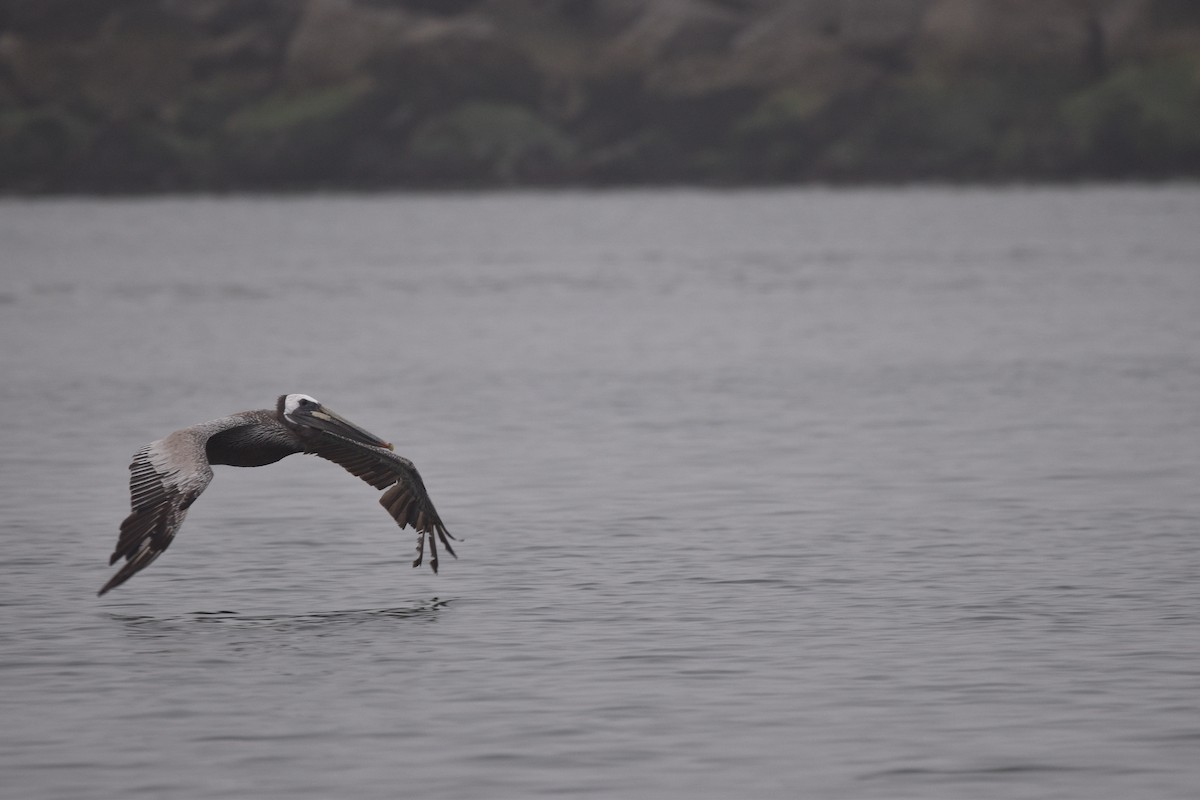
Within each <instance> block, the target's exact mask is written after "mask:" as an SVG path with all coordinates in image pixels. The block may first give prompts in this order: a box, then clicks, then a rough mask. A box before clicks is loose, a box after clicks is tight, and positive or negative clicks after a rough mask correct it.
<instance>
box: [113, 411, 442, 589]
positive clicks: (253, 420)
mask: <svg viewBox="0 0 1200 800" xmlns="http://www.w3.org/2000/svg"><path fill="white" fill-rule="evenodd" d="M293 453H312V454H313V455H317V456H320V457H321V458H325V459H328V460H330V461H332V462H334V463H335V464H340V465H341V466H342V467H344V468H345V469H346V470H347V471H349V472H350V473H351V474H353V475H356V476H358V477H359V478H362V479H363V480H364V481H366V482H367V483H369V484H371V485H372V486H374V487H375V488H376V489H387V491H386V492H384V493H383V496H382V497H381V498H380V499H379V502H380V504H381V505H383V507H384V508H386V509H387V511H388V513H389V514H391V515H392V518H393V519H395V520H396V523H397V524H398V525H399V526H400V527H401V528H403V527H404V526H405V525H411V526H412V527H413V528H414V529H415V530H416V531H417V558H416V560H415V561H413V566H414V567H417V566H420V565H421V561H422V559H423V557H424V552H425V540H426V538H428V540H429V552H430V558H429V566H430V567H431V568H432V569H433V571H434V572H437V568H438V554H437V540H439V539H440V540H441V542H442V545H443V546H444V547H445V548H446V552H448V553H450V555H452V556H455V553H454V549H453V548H452V547H451V546H450V540H451V539H453V538H454V537H453V536H451V535H450V533H449V532H448V531H447V530H446V526H445V525H443V524H442V520H441V518H440V517H439V516H438V513H437V510H436V509H435V508H434V507H433V502H432V501H430V499H429V495H428V494H427V493H426V491H425V484H424V483H423V482H422V481H421V475H420V473H418V472H417V468H416V467H414V466H413V464H412V462H411V461H409V460H408V459H406V458H401V457H400V456H398V455H396V454H395V453H394V452H392V446H391V445H390V444H388V443H387V442H385V441H383V440H382V439H380V438H379V437H377V436H375V435H374V434H371V433H368V432H367V431H365V430H363V429H362V428H359V427H358V426H357V425H354V424H353V423H351V422H349V421H348V420H346V419H344V418H343V417H340V416H338V415H337V414H335V413H333V412H332V411H330V410H329V409H327V408H325V407H324V406H322V405H321V404H320V403H318V402H317V401H316V400H314V399H313V398H311V397H309V396H308V395H303V394H289V395H282V396H281V397H280V398H279V401H278V402H277V403H276V407H275V408H274V409H261V410H258V411H243V412H241V413H239V414H232V415H230V416H228V417H222V418H220V419H215V420H212V421H210V422H202V423H200V424H199V425H193V426H191V427H190V428H184V429H182V430H178V431H175V432H174V433H172V434H170V435H168V436H166V437H164V438H162V439H159V440H158V441H155V442H151V443H150V444H148V445H146V446H145V447H143V448H142V449H141V450H138V451H137V453H135V454H134V456H133V463H131V464H130V465H129V469H130V479H129V491H130V505H131V507H132V513H131V514H130V515H129V516H128V517H126V519H125V521H124V522H122V523H121V534H120V537H119V538H118V539H117V546H116V549H115V550H114V551H113V554H112V558H111V559H109V564H115V563H116V562H117V561H118V560H119V559H121V558H124V559H125V564H123V565H122V566H121V568H120V569H119V570H118V571H117V573H116V574H115V575H113V577H112V579H111V580H109V582H108V583H106V584H104V588H102V589H101V590H100V594H104V593H105V592H107V591H108V590H109V589H112V588H114V587H116V586H120V585H121V584H122V583H124V582H125V581H127V580H129V579H130V578H132V577H133V576H134V575H135V574H137V573H138V572H139V571H141V570H142V569H145V568H146V567H147V566H149V565H150V563H151V562H152V561H154V559H156V558H158V556H159V555H160V554H161V553H162V552H163V551H164V550H166V549H167V547H168V546H170V544H171V540H172V539H174V538H175V534H176V532H177V531H178V530H179V526H180V525H181V524H182V523H183V518H184V517H185V516H186V515H187V509H188V507H189V506H190V505H191V504H192V503H193V502H195V500H196V498H197V497H199V496H200V493H201V492H203V491H204V489H205V487H207V486H208V484H209V482H210V481H212V477H213V472H212V466H211V465H213V464H226V465H230V466H235V467H261V466H263V465H265V464H273V463H275V462H276V461H278V460H280V459H281V458H284V457H286V456H289V455H292V454H293ZM455 557H456V558H457V556H455Z"/></svg>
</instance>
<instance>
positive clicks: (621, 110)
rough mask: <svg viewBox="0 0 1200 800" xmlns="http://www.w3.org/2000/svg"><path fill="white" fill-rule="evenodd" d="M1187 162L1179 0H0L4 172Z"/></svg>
mask: <svg viewBox="0 0 1200 800" xmlns="http://www.w3.org/2000/svg"><path fill="white" fill-rule="evenodd" d="M1180 175H1183V176H1191V177H1197V176H1200V4H1198V3H1195V2H1192V0H442V1H438V0H392V1H391V2H388V1H386V0H304V1H303V2H301V0H7V2H4V3H0V189H3V190H6V191H10V192H12V191H18V192H53V191H72V192H88V191H123V192H124V191H180V190H194V189H198V190H218V191H221V190H234V189H272V190H274V189H292V188H311V187H356V188H374V187H393V186H448V185H449V186H462V185H467V186H488V185H514V184H517V185H561V184H572V185H574V184H584V185H595V184H616V183H634V184H637V183H652V182H690V183H716V184H730V183H777V182H794V181H807V180H821V181H900V180H921V179H938V180H980V179H983V180H997V179H1016V178H1020V179H1065V178H1122V177H1142V178H1158V177H1170V176H1180Z"/></svg>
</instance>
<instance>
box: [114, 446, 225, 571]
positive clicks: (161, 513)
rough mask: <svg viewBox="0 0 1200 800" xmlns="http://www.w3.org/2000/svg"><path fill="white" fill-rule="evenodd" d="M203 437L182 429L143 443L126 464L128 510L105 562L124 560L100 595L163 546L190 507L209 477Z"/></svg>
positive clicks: (210, 477)
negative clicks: (129, 510)
mask: <svg viewBox="0 0 1200 800" xmlns="http://www.w3.org/2000/svg"><path fill="white" fill-rule="evenodd" d="M206 440H207V436H205V435H202V434H201V433H199V432H198V431H195V430H192V429H190V428H185V429H184V430H181V431H176V432H175V433H172V434H171V435H170V436H167V437H165V438H163V439H159V440H158V441H156V442H151V443H150V444H148V445H146V446H145V447H143V448H142V449H141V450H139V451H137V453H135V454H134V456H133V463H131V464H130V465H129V470H130V477H129V493H130V506H131V507H132V513H131V514H130V515H129V516H128V517H126V518H125V521H124V522H122V523H121V535H120V538H118V539H117V547H116V549H115V550H113V554H112V557H111V558H110V559H109V561H108V563H109V564H115V563H117V560H118V559H120V558H122V557H123V558H124V559H125V564H124V565H122V566H121V568H120V569H119V570H118V571H117V574H116V575H113V577H112V579H111V580H109V582H108V583H106V584H104V588H103V589H101V590H100V594H104V593H105V592H107V591H108V590H109V589H112V588H114V587H117V586H120V585H121V584H122V583H124V582H125V581H127V580H129V579H130V578H132V577H133V576H134V575H136V574H137V573H138V572H140V571H141V570H143V569H145V568H146V567H147V566H149V565H150V563H151V562H152V561H154V559H156V558H158V557H159V555H160V554H161V553H162V552H163V551H164V550H166V549H167V547H168V546H170V544H171V540H172V539H174V538H175V533H176V531H178V530H179V526H180V525H181V524H183V518H184V516H186V515H187V509H188V506H190V505H191V504H192V503H193V502H194V501H195V500H196V498H197V497H199V496H200V493H201V492H203V491H204V489H205V487H207V486H208V484H209V482H210V481H211V480H212V477H213V472H212V468H211V467H210V466H209V465H208V459H207V458H206V456H205V452H204V445H205V441H206Z"/></svg>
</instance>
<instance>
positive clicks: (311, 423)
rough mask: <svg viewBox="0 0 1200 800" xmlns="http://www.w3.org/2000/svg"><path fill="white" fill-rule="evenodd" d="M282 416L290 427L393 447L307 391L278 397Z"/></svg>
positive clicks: (372, 444) (373, 444)
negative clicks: (306, 392)
mask: <svg viewBox="0 0 1200 800" xmlns="http://www.w3.org/2000/svg"><path fill="white" fill-rule="evenodd" d="M279 415H280V417H281V418H282V419H283V423H284V424H285V425H287V426H288V427H289V428H294V429H298V430H316V431H324V432H327V433H332V434H334V435H336V436H341V437H342V438H344V439H349V440H351V441H353V442H358V443H359V444H365V445H370V446H371V447H385V448H387V449H388V450H394V449H395V448H394V447H392V445H391V443H390V442H385V441H384V440H383V439H380V438H379V437H378V436H376V435H375V434H373V433H371V432H369V431H366V430H364V429H362V428H360V427H358V426H357V425H355V424H354V423H353V422H351V421H350V420H348V419H346V418H345V417H343V416H341V415H340V414H335V413H334V412H333V411H331V410H329V409H328V408H326V407H325V406H323V405H321V403H320V402H319V401H318V400H317V399H316V398H314V397H309V396H308V395H306V394H286V395H283V396H281V397H280V398H279Z"/></svg>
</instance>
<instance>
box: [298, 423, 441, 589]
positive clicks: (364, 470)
mask: <svg viewBox="0 0 1200 800" xmlns="http://www.w3.org/2000/svg"><path fill="white" fill-rule="evenodd" d="M307 452H309V453H312V454H313V455H316V456H320V457H321V458H324V459H327V460H329V461H332V462H334V463H335V464H338V465H339V466H341V467H343V468H344V469H345V470H346V471H347V472H349V473H350V474H351V475H354V476H356V477H358V478H361V479H362V480H363V481H365V482H366V483H369V484H370V485H371V486H374V487H375V488H376V489H387V491H386V492H384V493H383V495H382V496H381V497H380V498H379V504H380V505H381V506H383V507H384V508H385V509H387V512H388V514H390V515H391V516H392V519H394V520H396V524H397V525H399V526H400V527H401V528H403V527H405V526H406V525H411V526H412V528H413V529H414V530H415V531H416V532H417V558H416V560H414V561H413V566H414V567H419V566H420V565H421V562H422V560H423V556H424V549H425V539H426V538H427V537H428V538H429V540H430V549H429V553H430V559H429V566H430V567H431V568H432V569H433V571H434V572H437V568H438V558H437V546H436V544H435V543H434V538H435V537H436V538H437V539H440V540H441V542H442V546H443V547H445V548H446V552H447V553H449V554H450V555H452V556H454V557H455V558H458V556H457V555H456V554H455V552H454V548H453V547H451V546H450V541H451V540H454V539H455V537H454V536H451V535H450V532H449V531H447V530H446V526H445V525H444V524H443V523H442V518H441V517H440V516H438V513H437V509H436V508H434V507H433V501H432V500H430V499H429V493H428V492H427V491H426V490H425V483H424V481H422V480H421V474H420V473H419V472H417V468H416V467H415V466H413V463H412V462H411V461H409V460H408V459H407V458H403V457H401V456H398V455H396V454H395V453H393V452H392V451H391V450H388V449H386V448H383V447H372V446H370V445H364V444H359V443H358V442H354V441H351V440H349V439H343V438H342V437H340V436H337V435H336V434H331V433H322V435H321V436H320V437H317V438H315V439H313V440H311V441H310V442H309V443H308V444H307Z"/></svg>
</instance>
